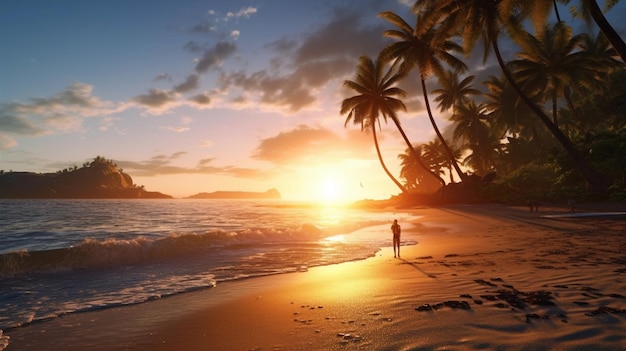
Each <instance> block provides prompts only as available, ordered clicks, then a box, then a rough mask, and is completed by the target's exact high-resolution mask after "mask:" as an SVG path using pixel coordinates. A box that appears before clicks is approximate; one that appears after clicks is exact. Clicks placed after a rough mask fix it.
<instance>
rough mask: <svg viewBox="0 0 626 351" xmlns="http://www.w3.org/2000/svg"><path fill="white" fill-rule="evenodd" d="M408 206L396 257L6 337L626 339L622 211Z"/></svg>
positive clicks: (459, 344)
mask: <svg viewBox="0 0 626 351" xmlns="http://www.w3.org/2000/svg"><path fill="white" fill-rule="evenodd" d="M411 211H412V212H413V213H414V214H415V215H416V217H415V219H414V220H412V221H411V223H401V225H402V226H403V240H404V239H412V240H415V241H417V242H418V244H417V245H413V246H403V247H402V252H401V258H394V257H393V251H392V249H391V247H388V248H384V249H382V250H381V251H380V252H378V253H377V254H376V257H373V258H370V259H367V260H363V261H356V262H349V263H343V264H337V265H330V266H323V267H314V268H310V269H309V270H308V271H306V272H298V273H292V274H281V275H275V276H269V277H262V278H253V279H247V280H242V281H234V282H230V283H222V284H218V285H217V287H215V288H212V289H205V290H200V291H196V292H191V293H185V294H180V295H177V296H173V297H170V298H165V299H161V300H155V301H150V302H148V303H143V304H139V305H134V306H129V307H120V308H112V309H107V310H103V311H95V312H87V313H77V314H71V315H66V316H63V317H61V318H57V319H54V320H50V321H47V322H46V321H44V322H40V323H34V324H32V325H30V326H28V327H24V328H17V329H14V330H9V331H6V332H5V334H6V335H8V336H9V337H10V343H9V346H8V347H7V348H6V350H8V351H17V350H90V351H97V350H624V349H626V217H624V216H619V217H609V216H600V217H580V218H569V217H556V218H546V217H544V215H547V214H555V213H557V214H558V213H565V212H567V211H566V209H558V208H554V209H551V208H543V209H541V212H539V213H536V212H530V211H529V210H528V208H525V207H507V206H498V205H479V206H450V207H445V208H424V209H416V210H411ZM390 222H391V219H390ZM383 229H385V230H386V231H387V232H389V230H388V228H387V227H385V228H367V229H363V230H379V231H381V230H383ZM381 235H382V234H381ZM389 240H390V245H391V233H390V232H389Z"/></svg>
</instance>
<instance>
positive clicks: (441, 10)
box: [414, 0, 609, 191]
mask: <svg viewBox="0 0 626 351" xmlns="http://www.w3.org/2000/svg"><path fill="white" fill-rule="evenodd" d="M506 1H507V0H502V1H484V0H464V1H457V0H437V1H434V0H417V1H416V3H415V5H414V9H416V10H417V11H419V12H420V13H421V12H422V11H427V13H428V15H427V16H428V17H429V18H430V21H434V20H439V21H441V23H440V24H439V25H438V28H439V30H440V31H441V33H442V34H440V35H441V36H447V35H448V34H449V33H450V32H452V31H454V32H457V33H460V36H461V39H462V41H463V46H464V48H465V51H466V52H470V51H471V49H473V48H474V46H475V44H476V43H477V41H478V40H479V39H481V40H482V42H483V48H484V52H483V58H484V59H485V60H486V59H487V57H488V56H489V54H490V53H491V51H492V50H493V52H494V54H495V56H496V59H497V61H498V64H499V66H500V68H501V70H502V72H503V74H504V76H505V77H506V79H507V80H508V82H509V84H510V85H511V87H512V88H513V89H514V90H515V91H516V92H517V94H518V95H519V97H520V98H521V99H522V101H523V102H524V103H525V104H527V105H528V107H529V108H530V109H531V110H532V111H533V113H534V114H535V115H537V117H539V119H540V120H541V121H542V122H543V123H544V124H545V125H546V127H547V128H548V129H549V130H550V132H551V133H552V135H553V136H554V137H555V138H556V139H557V140H558V141H559V143H560V144H561V146H562V147H563V149H564V150H565V151H566V152H567V154H568V155H569V156H570V158H571V160H572V161H573V162H574V164H575V165H576V167H577V169H578V170H579V171H580V173H581V174H582V175H583V177H584V178H585V180H586V181H587V184H588V185H589V186H590V188H593V190H600V191H604V190H606V188H607V187H608V185H609V182H608V180H607V179H606V177H604V176H603V175H601V174H600V173H598V172H597V171H596V170H595V169H593V168H592V167H591V166H590V165H589V164H588V163H587V161H586V160H585V158H584V157H583V156H582V155H581V154H580V153H579V152H578V150H577V149H576V147H575V146H574V144H573V143H572V141H571V140H570V139H569V138H568V137H567V136H566V135H565V134H564V133H563V132H562V131H561V130H560V129H559V128H558V127H557V126H556V125H555V124H554V123H553V122H552V120H551V118H550V117H548V115H547V114H546V113H545V112H544V111H543V110H542V109H541V107H539V106H538V105H536V104H535V103H534V102H533V101H532V99H531V98H530V97H529V96H528V95H527V94H526V93H525V92H524V91H523V90H522V88H521V87H520V85H519V84H518V83H517V82H516V81H515V79H514V76H513V73H512V72H511V70H510V69H509V67H508V66H507V65H506V63H505V61H504V58H503V57H502V54H501V52H500V47H499V45H498V38H499V36H500V34H501V33H502V32H503V29H507V32H508V33H509V35H511V36H512V37H515V35H516V34H518V33H519V26H518V25H517V24H518V23H519V21H520V18H519V16H517V15H518V13H517V12H515V13H511V12H509V11H506V12H505V11H503V6H504V5H503V3H506ZM512 8H513V9H515V10H518V9H519V7H512ZM511 28H514V29H511Z"/></svg>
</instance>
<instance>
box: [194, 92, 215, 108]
mask: <svg viewBox="0 0 626 351" xmlns="http://www.w3.org/2000/svg"><path fill="white" fill-rule="evenodd" d="M189 101H191V102H192V103H195V104H197V105H202V106H207V105H210V104H211V97H210V96H209V95H208V94H198V95H194V96H192V97H190V98H189Z"/></svg>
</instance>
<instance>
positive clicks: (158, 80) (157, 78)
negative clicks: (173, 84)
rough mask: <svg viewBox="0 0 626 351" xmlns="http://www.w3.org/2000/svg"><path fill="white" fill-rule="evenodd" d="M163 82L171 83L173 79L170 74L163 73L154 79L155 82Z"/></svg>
mask: <svg viewBox="0 0 626 351" xmlns="http://www.w3.org/2000/svg"><path fill="white" fill-rule="evenodd" d="M162 80H165V81H168V82H169V81H171V80H172V77H171V76H170V75H169V74H168V73H161V74H159V75H157V76H156V77H154V81H155V82H160V81H162Z"/></svg>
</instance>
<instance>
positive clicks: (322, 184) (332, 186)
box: [313, 173, 347, 204]
mask: <svg viewBox="0 0 626 351" xmlns="http://www.w3.org/2000/svg"><path fill="white" fill-rule="evenodd" d="M318 179H319V183H318V185H317V189H316V194H315V196H314V197H313V198H314V199H315V200H316V202H319V203H321V204H337V203H340V202H345V201H346V200H347V199H346V193H345V191H344V189H343V187H344V184H343V182H342V178H341V177H339V176H337V175H336V174H332V173H326V174H322V175H321V176H320V177H319V178H318Z"/></svg>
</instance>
